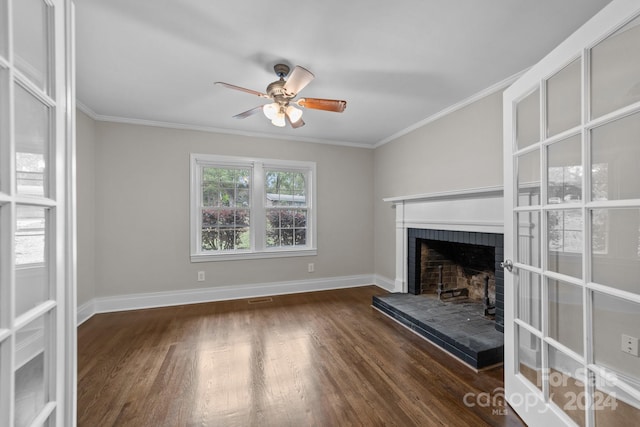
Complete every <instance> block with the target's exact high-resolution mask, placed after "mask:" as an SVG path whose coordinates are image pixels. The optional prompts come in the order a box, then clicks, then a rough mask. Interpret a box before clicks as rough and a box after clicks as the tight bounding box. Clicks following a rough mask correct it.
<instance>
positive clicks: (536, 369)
mask: <svg viewBox="0 0 640 427" xmlns="http://www.w3.org/2000/svg"><path fill="white" fill-rule="evenodd" d="M516 330H517V337H518V373H519V374H520V375H522V376H523V377H524V378H526V379H527V381H529V382H530V383H531V384H532V385H533V386H535V387H537V388H538V389H539V390H540V391H542V341H541V340H540V338H538V337H537V336H535V335H534V334H532V333H531V332H529V331H527V330H526V329H525V328H523V327H522V326H520V325H516Z"/></svg>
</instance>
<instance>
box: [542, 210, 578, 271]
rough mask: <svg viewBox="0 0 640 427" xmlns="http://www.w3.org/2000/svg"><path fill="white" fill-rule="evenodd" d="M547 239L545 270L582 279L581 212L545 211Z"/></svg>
mask: <svg viewBox="0 0 640 427" xmlns="http://www.w3.org/2000/svg"><path fill="white" fill-rule="evenodd" d="M547 238H548V243H549V254H548V260H547V261H548V265H547V268H548V269H549V270H550V271H555V272H557V273H562V274H566V275H569V276H573V277H582V212H581V211H580V210H579V209H566V210H553V211H547Z"/></svg>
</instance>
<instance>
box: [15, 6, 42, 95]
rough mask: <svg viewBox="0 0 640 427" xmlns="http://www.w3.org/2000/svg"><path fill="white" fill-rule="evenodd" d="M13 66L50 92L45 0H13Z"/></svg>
mask: <svg viewBox="0 0 640 427" xmlns="http://www.w3.org/2000/svg"><path fill="white" fill-rule="evenodd" d="M12 5H13V14H14V22H19V23H20V24H19V25H14V27H13V29H14V33H13V37H14V47H13V49H14V61H15V65H16V68H17V69H18V70H20V72H22V73H23V74H24V75H25V76H26V77H27V78H28V79H29V80H31V81H32V82H33V83H35V84H36V85H37V86H38V87H39V88H40V89H42V90H43V91H45V92H48V91H49V86H50V85H49V68H50V65H49V64H50V60H49V41H50V37H49V35H50V31H51V28H50V27H51V25H50V23H49V20H50V11H49V9H50V7H49V6H48V5H47V3H46V2H45V1H44V0H19V1H14V2H13V3H12Z"/></svg>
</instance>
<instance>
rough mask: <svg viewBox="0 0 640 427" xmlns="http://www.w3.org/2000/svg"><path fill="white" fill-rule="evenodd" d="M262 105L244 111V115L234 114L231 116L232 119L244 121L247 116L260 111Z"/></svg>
mask: <svg viewBox="0 0 640 427" xmlns="http://www.w3.org/2000/svg"><path fill="white" fill-rule="evenodd" d="M262 107H263V106H262V105H259V106H257V107H254V108H252V109H250V110H247V111H245V112H244V113H240V114H236V115H235V116H233V118H234V119H245V118H247V117H249V116H253V115H254V114H255V113H257V112H259V111H262Z"/></svg>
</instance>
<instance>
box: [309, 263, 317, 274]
mask: <svg viewBox="0 0 640 427" xmlns="http://www.w3.org/2000/svg"><path fill="white" fill-rule="evenodd" d="M307 271H308V272H309V273H313V272H314V271H316V266H315V265H313V263H312V262H310V263H309V265H307Z"/></svg>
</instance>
